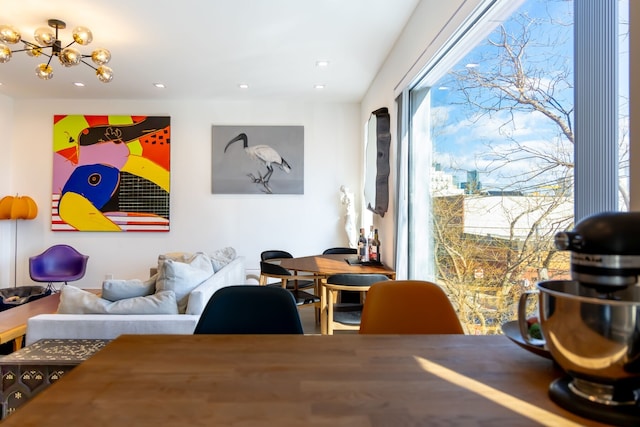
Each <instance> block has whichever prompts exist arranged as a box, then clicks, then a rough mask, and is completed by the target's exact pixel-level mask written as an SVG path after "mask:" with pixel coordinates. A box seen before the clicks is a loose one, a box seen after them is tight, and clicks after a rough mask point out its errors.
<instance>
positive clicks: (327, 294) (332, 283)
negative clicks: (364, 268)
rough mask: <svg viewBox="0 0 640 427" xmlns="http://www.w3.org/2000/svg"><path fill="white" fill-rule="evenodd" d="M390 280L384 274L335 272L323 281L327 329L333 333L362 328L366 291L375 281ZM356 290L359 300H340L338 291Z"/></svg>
mask: <svg viewBox="0 0 640 427" xmlns="http://www.w3.org/2000/svg"><path fill="white" fill-rule="evenodd" d="M384 280H388V277H387V276H385V275H384V274H353V273H347V274H334V275H331V276H329V277H327V278H326V280H323V281H322V291H321V302H320V305H321V307H323V308H324V307H326V313H327V315H326V322H327V324H326V330H327V334H328V335H333V331H335V330H353V331H355V330H358V329H360V317H361V314H362V308H363V303H364V301H366V293H367V291H368V290H369V288H370V286H371V285H373V284H374V283H377V282H381V281H384ZM341 291H354V292H359V293H360V301H359V302H339V301H338V293H339V292H341Z"/></svg>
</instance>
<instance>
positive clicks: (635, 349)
mask: <svg viewBox="0 0 640 427" xmlns="http://www.w3.org/2000/svg"><path fill="white" fill-rule="evenodd" d="M538 289H539V291H540V296H539V298H540V299H539V303H540V306H539V308H540V326H541V330H542V334H543V336H544V339H545V342H546V346H547V348H548V350H549V352H550V353H551V355H552V356H553V358H554V360H555V361H556V362H557V363H558V364H559V365H560V367H562V369H564V371H565V372H567V373H568V374H569V375H570V376H571V377H573V378H574V380H573V381H572V382H571V384H570V385H569V388H570V389H571V391H572V392H574V393H575V394H577V395H579V396H581V397H583V398H586V399H588V400H590V401H592V402H598V403H602V404H605V405H626V404H629V405H631V404H634V403H635V402H636V401H637V396H636V390H637V389H640V287H638V286H635V285H634V286H628V287H625V288H618V289H616V290H614V291H611V292H609V293H604V294H603V293H601V290H602V289H597V288H594V287H592V286H584V285H583V284H581V283H580V282H577V281H573V280H555V281H554V280H551V281H544V282H540V283H538Z"/></svg>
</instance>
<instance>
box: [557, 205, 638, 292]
mask: <svg viewBox="0 0 640 427" xmlns="http://www.w3.org/2000/svg"><path fill="white" fill-rule="evenodd" d="M555 245H556V248H558V249H560V250H570V251H572V252H571V277H572V278H573V279H574V280H576V281H578V282H580V283H581V284H583V285H585V286H590V287H593V288H597V289H598V290H599V291H600V292H602V293H610V292H613V291H616V290H619V289H621V288H626V287H627V286H631V285H634V284H635V283H636V282H637V281H638V275H639V274H640V212H603V213H600V214H597V215H592V216H589V217H587V218H584V219H583V220H581V221H580V222H578V223H577V224H576V225H575V227H574V229H573V230H572V231H564V232H560V233H557V234H556V236H555Z"/></svg>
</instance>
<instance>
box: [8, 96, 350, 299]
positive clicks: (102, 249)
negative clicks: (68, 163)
mask: <svg viewBox="0 0 640 427" xmlns="http://www.w3.org/2000/svg"><path fill="white" fill-rule="evenodd" d="M0 108H2V104H0ZM54 114H101V115H105V114H136V115H168V116H171V231H170V232H168V233H133V232H132V233H102V232H52V231H51V229H50V211H49V208H48V206H49V205H50V197H51V180H52V128H53V115H54ZM358 115H359V106H358V105H357V104H327V103H319V104H302V103H301V104H297V103H286V102H274V103H266V102H263V101H261V102H250V101H242V102H221V101H218V102H216V101H197V100H189V101H173V102H162V101H144V102H142V101H117V102H114V101H100V100H96V101H89V102H87V101H81V102H79V101H75V100H55V101H45V102H43V101H40V100H28V101H27V100H21V101H15V102H14V115H13V128H14V135H13V140H12V146H13V148H14V150H13V152H12V157H11V164H12V165H17V166H15V167H12V169H11V176H12V178H13V183H14V185H12V186H11V188H6V187H5V188H4V191H5V192H7V191H9V192H11V193H13V192H15V191H18V190H19V191H20V193H24V194H28V195H30V196H31V197H33V198H34V200H35V201H36V202H37V204H38V207H39V213H38V217H37V218H36V219H35V220H33V221H21V222H20V225H19V241H18V267H17V270H18V271H17V273H18V285H20V284H32V283H33V282H31V280H30V279H29V273H28V257H29V256H31V255H34V254H37V253H40V252H41V251H43V250H44V249H46V248H47V247H49V246H51V245H53V244H57V243H67V244H70V245H72V246H74V247H76V248H77V249H78V250H79V251H80V252H83V253H85V254H87V255H89V256H90V259H89V263H88V269H87V274H86V276H85V277H84V278H83V279H82V280H80V281H79V282H76V285H78V286H81V287H85V288H97V287H100V285H101V283H102V280H103V279H104V278H105V275H107V274H113V275H114V277H115V278H144V277H147V275H148V271H149V270H148V268H149V267H150V266H153V265H154V264H155V262H156V259H157V255H158V254H159V253H163V252H172V251H204V252H207V251H209V252H210V251H214V250H216V249H219V248H222V247H225V246H232V247H234V248H235V249H236V251H237V252H238V254H240V255H244V256H246V258H247V267H248V269H249V270H251V269H256V270H257V269H258V266H259V264H258V263H259V255H260V252H261V251H262V250H265V249H276V248H277V249H285V250H288V251H290V252H292V253H293V254H294V255H298V256H302V255H312V254H316V253H319V252H321V251H322V250H323V249H325V248H326V247H330V246H338V245H346V243H347V240H346V236H345V233H344V229H343V219H342V217H343V211H342V205H341V203H340V186H341V185H342V184H344V185H347V186H349V187H350V188H357V187H358V186H359V164H358V161H357V159H358V158H359V155H360V153H359V151H358V147H359V146H358V141H359V139H360V136H361V134H360V132H361V129H360V126H359V125H358ZM214 124H223V125H303V126H304V132H305V146H304V155H305V177H304V178H305V184H304V187H305V190H304V195H251V196H248V195H213V194H211V126H212V125H214ZM3 150H4V148H3ZM0 174H2V175H0V177H6V176H4V174H3V173H2V172H0ZM15 183H20V188H19V189H18V188H17V184H15ZM0 188H2V187H0ZM2 246H3V247H5V248H6V247H7V242H6V241H5V239H4V237H3V244H2ZM8 246H10V247H11V251H12V246H13V245H12V244H11V245H8ZM0 262H1V264H0V269H1V270H2V271H3V272H4V271H6V269H8V268H11V269H12V268H13V265H12V263H13V261H12V260H11V261H10V262H9V264H11V265H7V262H8V261H7V260H6V259H5V258H2V259H1V260H0ZM5 276H6V275H5V274H4V273H3V274H2V276H1V277H0V281H1V282H0V287H6V286H8V284H7V279H6V277H5ZM11 277H13V276H11ZM11 285H12V284H11Z"/></svg>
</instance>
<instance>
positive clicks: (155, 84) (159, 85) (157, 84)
mask: <svg viewBox="0 0 640 427" xmlns="http://www.w3.org/2000/svg"><path fill="white" fill-rule="evenodd" d="M153 85H154V86H155V87H157V88H158V89H164V88H165V86H164V84H162V83H154V84H153Z"/></svg>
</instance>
